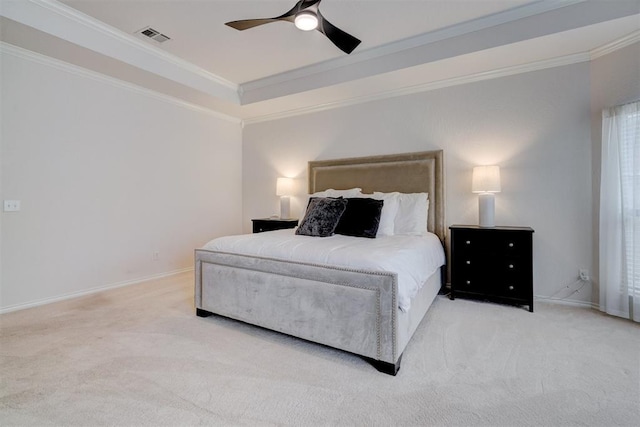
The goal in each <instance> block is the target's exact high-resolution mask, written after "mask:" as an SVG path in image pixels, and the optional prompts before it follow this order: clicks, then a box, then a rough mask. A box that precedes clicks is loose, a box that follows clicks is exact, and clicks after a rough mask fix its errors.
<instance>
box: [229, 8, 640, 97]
mask: <svg viewBox="0 0 640 427" xmlns="http://www.w3.org/2000/svg"><path fill="white" fill-rule="evenodd" d="M637 13H638V2H637V1H620V2H607V3H606V4H605V3H603V2H599V1H590V0H569V1H539V2H535V3H531V4H527V5H524V6H521V7H518V8H514V9H510V10H507V11H504V12H500V13H496V14H493V15H489V16H485V17H482V18H478V19H475V20H471V21H467V22H464V23H460V24H456V25H453V26H450V27H447V28H443V29H440V30H436V31H432V32H430V33H426V34H422V35H419V36H416V37H412V38H408V39H405V40H401V41H398V42H395V43H390V44H388V45H384V46H380V47H377V48H372V49H369V50H365V51H362V52H358V53H355V54H352V55H349V56H344V57H340V58H337V59H334V60H330V61H325V62H323V63H320V64H315V65H310V66H307V67H304V68H300V69H297V70H292V71H290V72H286V73H281V74H278V75H274V76H271V77H266V78H264V79H259V80H255V81H252V82H247V83H243V84H241V85H240V92H239V93H240V99H241V101H240V102H241V105H247V104H251V103H254V102H260V101H265V100H268V99H273V98H276V97H280V96H286V95H291V94H294V93H300V92H303V91H307V90H312V89H318V88H321V87H325V86H330V85H335V84H340V83H345V82H347V81H350V80H357V79H361V78H366V77H370V76H373V75H376V74H382V73H387V72H392V71H395V70H399V69H403V68H408V67H413V66H417V65H421V64H425V63H429V62H434V61H439V60H443V59H447V58H450V57H452V56H459V55H464V54H467V53H471V52H476V51H480V50H486V49H490V48H493V47H499V46H503V45H506V44H512V43H517V42H521V41H525V40H529V39H532V38H536V37H542V36H546V35H549V34H554V33H559V32H564V31H569V30H573V29H577V28H581V27H584V26H589V25H593V24H597V23H600V22H604V21H608V20H612V19H618V18H621V17H626V16H630V15H634V14H637Z"/></svg>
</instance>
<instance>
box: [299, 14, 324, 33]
mask: <svg viewBox="0 0 640 427" xmlns="http://www.w3.org/2000/svg"><path fill="white" fill-rule="evenodd" d="M294 22H295V25H296V27H297V28H298V29H300V30H302V31H311V30H315V29H316V28H317V27H318V17H317V16H316V14H315V13H313V12H309V11H304V12H300V13H298V14H297V15H296V18H295V21H294Z"/></svg>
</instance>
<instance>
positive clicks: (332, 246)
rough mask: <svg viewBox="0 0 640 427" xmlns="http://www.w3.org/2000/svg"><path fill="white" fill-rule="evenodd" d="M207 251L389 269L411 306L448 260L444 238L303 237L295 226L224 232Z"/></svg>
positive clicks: (401, 301) (402, 300)
mask: <svg viewBox="0 0 640 427" xmlns="http://www.w3.org/2000/svg"><path fill="white" fill-rule="evenodd" d="M202 249H204V250H209V251H216V252H227V253H234V254H241V255H249V256H257V257H262V258H273V259H278V260H283V261H295V262H303V263H308V264H317V265H324V266H334V267H342V268H349V269H354V270H366V271H388V272H393V273H396V274H397V276H398V307H399V308H400V310H402V311H408V310H409V308H410V307H411V299H412V298H413V297H414V296H415V295H416V294H417V293H418V291H419V290H420V288H421V287H422V286H423V284H424V283H425V282H426V281H427V279H428V278H429V277H430V276H431V275H432V274H433V273H435V272H436V271H437V270H438V268H439V267H440V266H442V265H444V263H445V254H444V249H443V247H442V243H441V242H440V239H439V238H438V237H437V236H436V235H435V234H432V233H427V234H425V235H422V236H407V235H394V236H384V237H378V238H375V239H366V238H360V237H350V236H343V235H337V234H336V235H334V236H330V237H322V238H320V237H310V236H299V235H296V234H295V230H292V229H288V230H277V231H270V232H265V233H256V234H243V235H236V236H225V237H219V238H217V239H214V240H212V241H210V242H208V243H207V244H206V245H204V247H203V248H202Z"/></svg>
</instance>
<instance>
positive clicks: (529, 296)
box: [449, 225, 533, 312]
mask: <svg viewBox="0 0 640 427" xmlns="http://www.w3.org/2000/svg"><path fill="white" fill-rule="evenodd" d="M449 229H450V230H451V299H455V297H469V298H480V299H485V300H490V301H496V302H501V303H507V304H516V305H528V306H529V311H531V312H533V229H531V228H529V227H493V228H482V227H479V226H473V225H452V226H451V227H449Z"/></svg>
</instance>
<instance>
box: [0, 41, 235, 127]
mask: <svg viewBox="0 0 640 427" xmlns="http://www.w3.org/2000/svg"><path fill="white" fill-rule="evenodd" d="M0 54H4V55H12V56H14V57H17V58H20V59H25V60H27V61H31V62H36V63H38V64H41V65H44V66H47V67H51V68H55V69H57V70H61V71H64V72H67V73H70V74H73V75H76V76H79V77H83V78H87V79H91V80H94V81H97V82H100V83H104V84H108V85H111V86H114V87H117V88H121V89H126V90H128V91H131V92H135V93H138V94H141V95H144V96H148V97H151V98H154V99H156V100H159V101H163V102H168V103H170V104H173V105H176V106H178V107H181V108H186V109H189V110H192V111H195V112H198V113H203V114H207V115H209V116H212V117H215V118H218V119H221V120H225V121H228V122H232V123H237V124H240V123H241V121H240V119H239V118H237V117H232V116H229V115H226V114H223V113H220V112H218V111H215V110H211V109H209V108H205V107H201V106H199V105H196V104H192V103H190V102H187V101H183V100H181V99H178V98H175V97H173V96H169V95H165V94H162V93H160V92H156V91H154V90H151V89H147V88H144V87H142V86H138V85H135V84H133V83H129V82H125V81H123V80H119V79H116V78H114V77H110V76H107V75H105V74H102V73H98V72H96V71H92V70H88V69H86V68H82V67H79V66H77V65H73V64H69V63H68V62H64V61H60V60H58V59H54V58H51V57H49V56H45V55H42V54H40V53H36V52H32V51H30V50H27V49H23V48H21V47H18V46H14V45H12V44H9V43H6V42H2V41H0Z"/></svg>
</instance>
